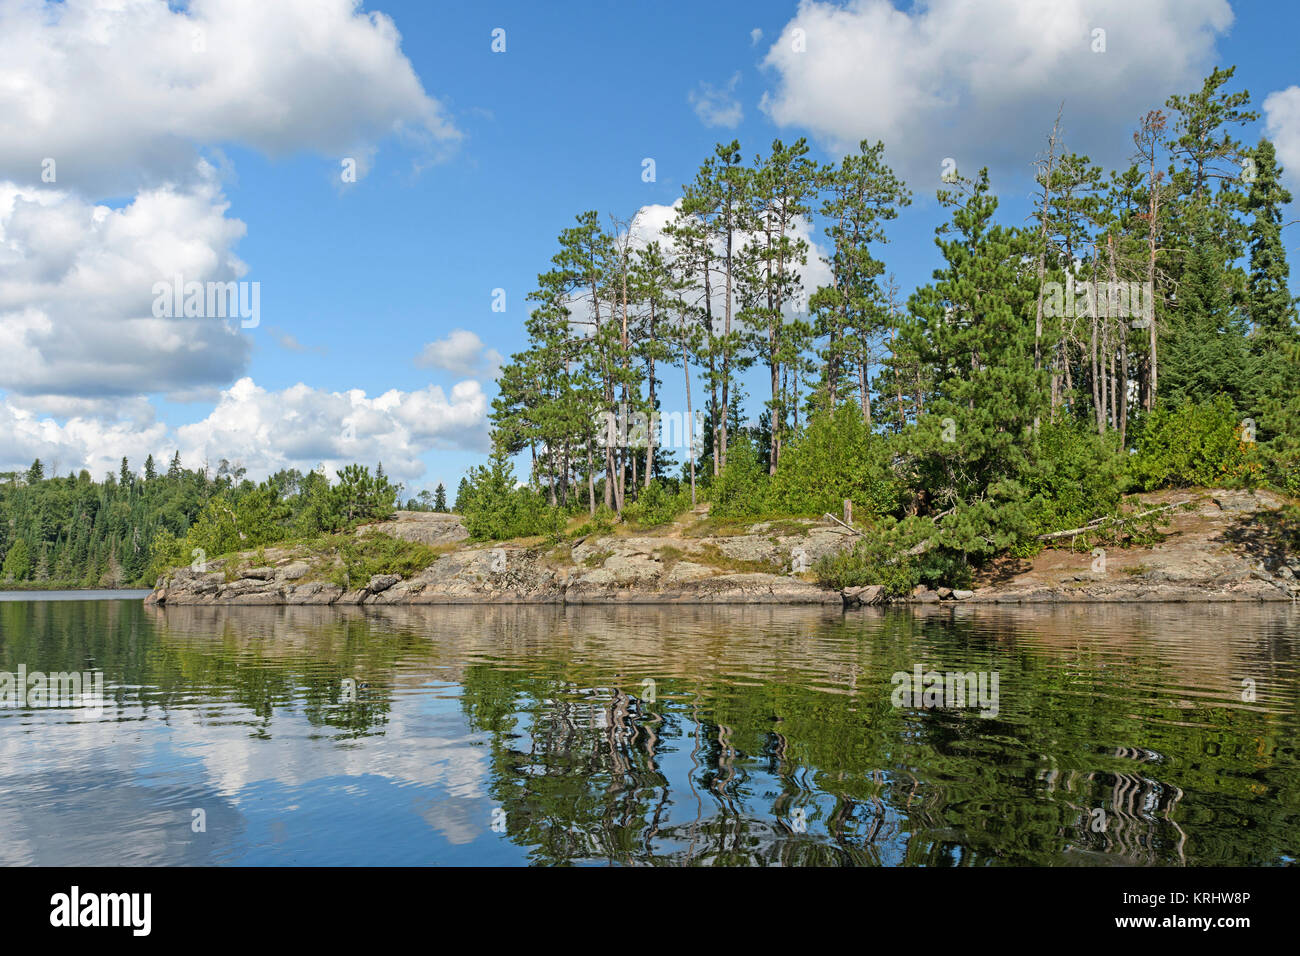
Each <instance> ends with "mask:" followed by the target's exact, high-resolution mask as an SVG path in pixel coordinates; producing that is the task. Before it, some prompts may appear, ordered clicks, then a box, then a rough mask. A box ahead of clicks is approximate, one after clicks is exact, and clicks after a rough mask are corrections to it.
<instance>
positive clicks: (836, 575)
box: [813, 518, 934, 597]
mask: <svg viewBox="0 0 1300 956" xmlns="http://www.w3.org/2000/svg"><path fill="white" fill-rule="evenodd" d="M933 534H934V524H933V522H931V521H928V520H926V519H923V518H907V519H904V520H903V521H895V520H894V519H892V518H887V519H885V520H883V521H882V522H881V523H880V524H879V525H878V526H876V527H875V528H872V529H871V530H870V531H868V532H867V533H866V534H865V536H863V537H862V538H861V539H860V540H859V541H858V542H857V543H855V544H854V546H853V547H852V548H850V549H848V550H847V551H840V552H838V553H836V554H830V555H826V556H824V557H822V558H820V559H818V561H817V563H816V564H814V565H813V573H814V574H815V575H816V576H817V580H818V581H820V582H821V583H822V584H824V585H826V586H827V587H832V588H836V589H843V588H851V587H865V586H868V585H873V584H878V585H880V586H882V587H883V588H884V589H885V593H886V594H887V595H888V596H889V597H902V596H903V595H905V594H907V593H908V592H910V591H911V590H912V588H914V587H916V586H917V585H918V584H920V583H921V571H920V567H919V565H918V562H917V559H916V556H915V555H912V554H909V553H908V552H910V551H911V550H912V549H913V548H915V547H917V546H918V545H920V544H921V543H922V542H924V541H926V540H928V539H929V538H930V537H931V536H932V535H933Z"/></svg>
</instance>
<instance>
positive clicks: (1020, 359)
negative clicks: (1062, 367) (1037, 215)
mask: <svg viewBox="0 0 1300 956" xmlns="http://www.w3.org/2000/svg"><path fill="white" fill-rule="evenodd" d="M939 195H940V201H941V202H943V203H944V204H945V205H947V206H950V207H951V208H952V209H953V218H952V222H951V224H949V225H947V226H941V227H940V228H939V230H938V236H937V238H936V240H935V243H936V245H938V247H939V249H940V251H941V252H942V253H943V257H944V263H945V264H944V266H943V267H941V268H940V269H938V270H936V272H935V274H934V277H935V282H934V284H933V285H930V286H927V287H925V288H924V289H921V290H919V291H918V292H917V293H916V295H915V296H914V297H913V300H912V302H911V303H910V306H909V308H910V309H911V310H912V311H913V312H914V313H915V314H916V315H917V317H918V319H919V320H920V321H919V322H918V323H917V324H916V325H915V326H913V327H912V330H911V331H912V334H913V335H915V336H917V337H918V338H919V341H916V342H915V347H916V348H917V350H918V352H919V354H920V356H921V358H922V360H923V361H924V362H926V363H927V364H928V365H929V366H930V367H931V369H932V370H933V371H932V374H933V375H934V386H933V389H932V392H931V394H930V396H929V397H928V398H927V400H926V414H925V415H924V417H923V418H922V419H921V421H920V422H919V424H918V427H917V429H916V430H915V432H914V433H912V434H911V435H910V436H909V442H908V446H909V448H910V454H909V458H910V463H911V467H912V468H914V469H915V472H916V475H917V479H918V480H917V481H916V483H917V485H919V487H920V488H922V489H926V490H927V492H928V493H929V495H931V496H932V497H931V498H930V499H929V500H922V501H919V502H917V508H918V511H919V512H920V513H925V512H926V511H930V512H931V513H936V512H937V513H943V514H946V515H947V516H948V517H947V518H946V520H945V521H944V522H943V524H942V525H941V531H942V533H941V540H942V542H943V543H944V544H945V546H947V547H951V548H953V549H954V550H958V551H962V552H968V553H969V552H974V553H982V554H991V553H993V552H995V551H997V550H1000V549H1002V548H1005V547H1008V546H1009V545H1010V544H1011V543H1013V542H1014V541H1016V540H1018V539H1019V536H1020V535H1022V534H1023V533H1024V531H1025V527H1026V523H1027V520H1028V516H1027V513H1026V511H1025V508H1024V489H1023V488H1022V487H1021V486H1020V485H1019V484H1018V478H1019V476H1020V475H1022V474H1023V473H1025V472H1026V471H1027V470H1028V468H1029V466H1030V464H1031V462H1030V458H1029V455H1028V452H1027V448H1028V446H1029V443H1030V440H1031V439H1032V436H1033V429H1034V424H1035V422H1036V421H1037V420H1038V419H1039V418H1040V416H1041V415H1042V412H1043V411H1044V410H1045V409H1046V407H1047V391H1046V389H1045V388H1044V387H1043V386H1044V384H1045V373H1044V372H1043V371H1042V370H1039V369H1035V368H1034V301H1035V296H1036V290H1035V288H1034V284H1035V275H1034V272H1033V265H1032V263H1033V258H1032V255H1031V251H1032V248H1033V242H1032V238H1031V237H1030V236H1028V235H1026V234H1025V233H1024V232H1023V231H1022V230H1018V229H1006V228H1004V227H1002V226H998V225H994V224H993V214H994V212H995V211H996V209H997V205H998V203H997V199H996V198H995V197H994V196H993V195H992V194H991V192H990V189H989V180H988V171H987V170H982V171H981V172H980V174H979V177H978V178H977V179H975V180H974V181H973V182H972V181H968V180H960V181H959V184H958V190H953V191H944V192H941V193H940V194H939Z"/></svg>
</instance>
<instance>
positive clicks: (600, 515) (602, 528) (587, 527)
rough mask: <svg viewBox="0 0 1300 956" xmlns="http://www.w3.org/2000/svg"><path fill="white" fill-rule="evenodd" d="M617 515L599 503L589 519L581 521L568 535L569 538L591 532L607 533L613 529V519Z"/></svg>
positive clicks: (582, 536)
mask: <svg viewBox="0 0 1300 956" xmlns="http://www.w3.org/2000/svg"><path fill="white" fill-rule="evenodd" d="M617 517H618V516H617V515H616V514H614V512H613V511H611V510H610V509H608V508H606V507H605V506H604V505H600V506H599V507H597V508H596V513H595V514H594V515H592V516H591V520H590V521H586V522H583V523H582V524H581V525H579V526H578V527H577V528H575V529H574V530H573V532H572V533H571V534H570V535H569V537H570V538H575V539H576V538H585V537H587V536H588V535H592V534H609V533H610V532H611V531H613V530H614V519H615V518H617Z"/></svg>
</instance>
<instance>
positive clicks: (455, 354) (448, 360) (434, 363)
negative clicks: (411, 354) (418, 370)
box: [415, 329, 501, 378]
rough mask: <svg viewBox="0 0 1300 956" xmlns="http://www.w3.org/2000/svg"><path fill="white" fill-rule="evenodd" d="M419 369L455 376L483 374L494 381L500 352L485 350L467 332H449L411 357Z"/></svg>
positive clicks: (462, 330) (486, 348) (498, 367)
mask: <svg viewBox="0 0 1300 956" xmlns="http://www.w3.org/2000/svg"><path fill="white" fill-rule="evenodd" d="M415 364H416V365H419V366H421V367H422V368H439V369H443V370H444V371H448V372H454V373H455V374H457V375H486V376H487V377H488V378H495V377H496V374H497V371H498V370H499V369H500V367H501V353H500V352H498V351H497V350H496V349H491V348H488V347H487V346H486V345H484V344H483V340H482V339H480V338H479V337H478V336H477V335H475V334H474V333H473V332H470V331H469V330H468V329H453V330H452V331H451V332H450V333H449V334H448V335H447V337H446V338H445V339H438V340H437V341H434V342H428V343H426V344H425V346H424V348H423V349H421V350H420V354H419V355H417V356H416V358H415Z"/></svg>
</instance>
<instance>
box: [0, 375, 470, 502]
mask: <svg viewBox="0 0 1300 956" xmlns="http://www.w3.org/2000/svg"><path fill="white" fill-rule="evenodd" d="M487 406H488V402H487V396H486V395H485V394H484V393H483V389H482V387H481V386H480V385H479V383H478V382H476V381H472V380H466V381H462V382H458V383H457V384H456V385H454V386H453V387H452V388H451V390H450V393H448V392H447V391H444V390H443V389H442V388H441V387H439V386H437V385H432V386H429V387H427V388H424V389H419V390H416V391H410V392H403V391H399V390H396V389H392V390H389V391H387V392H384V393H383V394H382V395H377V396H375V397H373V398H370V397H367V395H366V393H365V392H364V391H362V390H360V389H352V390H349V391H345V392H330V391H326V390H323V389H318V388H312V387H310V386H307V385H304V384H301V383H300V384H298V385H294V386H292V387H290V388H286V389H283V390H280V391H272V390H268V389H264V388H262V387H261V386H259V385H257V384H256V383H255V382H254V381H253V380H252V379H250V378H241V379H239V380H238V381H236V382H235V383H234V384H233V385H231V386H230V387H229V388H227V389H224V390H223V391H222V392H221V394H220V397H219V399H218V401H217V403H216V406H215V407H214V408H213V409H212V411H211V413H210V414H209V415H207V416H206V417H205V418H203V419H202V420H200V421H197V422H192V423H190V424H186V425H181V426H179V427H177V428H174V429H170V428H168V427H167V426H166V425H164V424H163V423H161V422H157V421H152V420H149V421H147V422H142V421H139V420H122V421H113V422H109V421H104V420H100V419H90V418H73V419H69V420H68V421H67V422H66V423H63V424H60V423H59V422H57V421H55V420H54V419H52V418H48V417H45V418H42V417H40V416H39V415H38V414H36V413H33V412H32V411H30V410H28V409H25V408H22V407H19V406H17V405H14V404H12V403H9V402H0V470H9V469H13V468H25V467H27V466H28V465H29V464H31V462H32V460H33V459H36V458H40V459H41V460H42V461H43V462H45V463H47V465H49V466H50V467H51V468H53V466H54V464H55V463H57V465H58V468H59V472H60V473H65V472H67V471H69V470H79V469H81V468H88V469H89V470H90V471H91V473H92V474H94V475H96V476H99V475H102V474H103V473H104V472H106V471H111V470H116V468H117V467H118V465H119V464H120V462H121V459H122V457H123V456H127V457H128V458H130V460H131V464H132V467H133V468H134V469H136V470H139V468H140V467H141V466H142V464H143V463H144V459H145V458H146V457H147V456H148V455H151V454H152V455H153V456H154V460H155V461H160V462H161V461H167V460H170V458H171V455H172V454H173V452H174V451H176V450H179V451H180V453H181V460H182V461H183V462H184V463H185V465H186V466H187V467H191V468H198V467H202V466H203V464H204V463H205V462H206V463H208V464H209V465H210V466H211V467H213V468H215V467H216V465H217V463H218V462H220V461H221V460H222V459H226V460H228V461H230V462H231V463H232V464H239V465H242V466H243V467H245V468H247V469H248V474H249V477H250V478H254V479H260V478H263V477H265V476H266V475H268V474H271V473H272V472H275V471H278V470H279V469H281V468H298V469H300V470H309V469H311V468H315V467H316V466H317V465H321V464H323V465H324V466H325V468H326V471H327V472H328V473H330V474H331V475H333V474H334V473H336V472H337V470H338V469H339V468H341V467H343V466H344V465H348V464H351V463H352V462H361V463H362V464H369V465H373V464H375V463H376V462H380V461H382V462H383V464H384V470H385V471H386V472H387V473H388V474H390V475H392V476H394V477H395V478H398V479H403V480H412V479H416V478H419V477H420V476H421V475H423V474H424V471H425V466H424V463H423V462H422V461H421V460H420V456H421V455H422V454H424V453H426V452H428V451H430V450H433V449H447V448H459V449H466V450H473V451H483V450H485V449H486V447H487ZM146 417H148V416H146Z"/></svg>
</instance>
